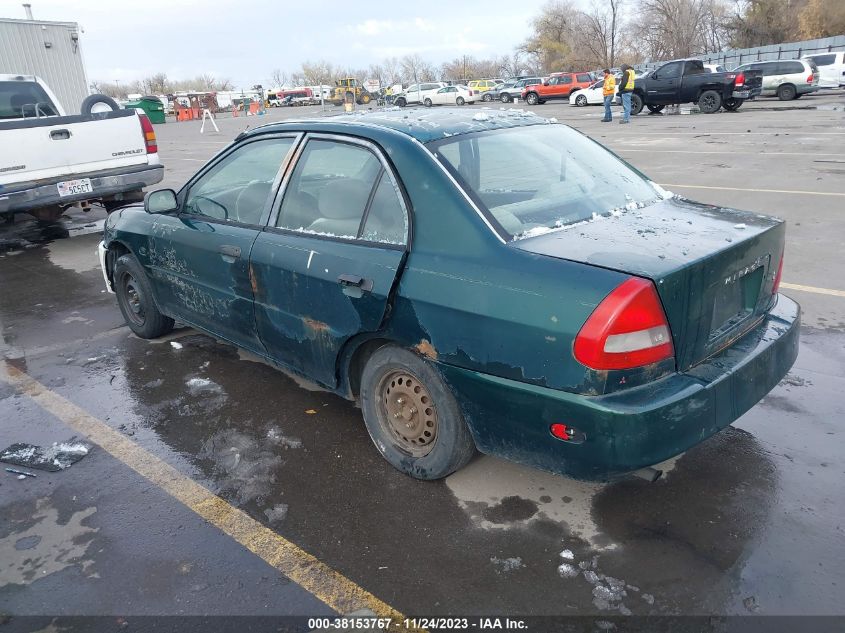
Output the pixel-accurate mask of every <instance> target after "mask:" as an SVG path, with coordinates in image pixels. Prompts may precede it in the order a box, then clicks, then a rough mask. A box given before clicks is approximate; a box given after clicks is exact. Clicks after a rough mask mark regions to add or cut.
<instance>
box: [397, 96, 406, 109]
mask: <svg viewBox="0 0 845 633" xmlns="http://www.w3.org/2000/svg"><path fill="white" fill-rule="evenodd" d="M396 105H398V106H399V107H400V108H404V107H405V106H406V105H408V102H407V101H405V100H404V99H403V98H402V97H399V98H398V99H397V100H396Z"/></svg>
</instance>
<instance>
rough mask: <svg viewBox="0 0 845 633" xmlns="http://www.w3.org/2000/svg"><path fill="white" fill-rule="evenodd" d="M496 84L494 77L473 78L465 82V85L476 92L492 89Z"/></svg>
mask: <svg viewBox="0 0 845 633" xmlns="http://www.w3.org/2000/svg"><path fill="white" fill-rule="evenodd" d="M498 85H499V84H498V83H496V81H495V80H494V79H474V80H473V81H470V82H468V83H467V87H468V88H469V89H470V90H472V91H473V92H475V93H476V94H477V93H480V92H486V91H488V90H493V89H494V88H495V87H496V86H498Z"/></svg>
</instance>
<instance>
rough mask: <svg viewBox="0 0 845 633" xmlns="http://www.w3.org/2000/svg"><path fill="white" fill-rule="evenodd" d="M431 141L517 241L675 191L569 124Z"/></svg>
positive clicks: (635, 206) (471, 193) (528, 127)
mask: <svg viewBox="0 0 845 633" xmlns="http://www.w3.org/2000/svg"><path fill="white" fill-rule="evenodd" d="M429 147H431V148H432V149H433V150H434V151H435V153H436V156H437V157H438V159H440V160H441V161H442V162H443V163H444V164H445V165H446V166H447V167H449V168H450V171H451V172H452V174H453V175H454V176H455V178H456V179H457V180H458V182H459V183H460V184H461V185H462V186H463V187H464V189H465V191H466V192H467V193H468V194H469V195H470V196H471V197H472V198H473V199H474V200H475V202H476V203H477V204H478V205H479V207H480V208H482V210H484V211H486V212H487V213H488V214H489V215H490V216H492V218H494V219H495V220H496V221H497V222H498V223H499V225H500V226H501V227H502V228H503V229H504V230H505V232H506V233H508V235H509V236H510V237H511V239H521V238H525V237H533V236H535V235H541V234H543V233H547V232H549V231H552V230H554V229H558V228H563V227H566V226H569V225H573V224H576V223H578V222H583V221H585V220H592V219H596V218H599V217H601V216H609V215H611V214H614V215H617V214H619V213H622V212H624V211H626V210H627V211H632V210H634V209H636V208H638V207H642V206H645V205H647V204H650V203H652V202H654V201H656V200H658V199H660V198H661V197H664V196H665V195H667V194H666V192H663V191H662V190H661V189H659V188H658V187H657V186H655V185H653V184H652V183H651V182H650V181H648V180H647V179H646V178H645V177H643V176H642V175H641V174H639V173H638V172H636V171H635V170H634V169H632V168H631V167H629V166H628V165H627V164H625V163H624V162H623V161H622V160H620V159H619V158H617V157H616V156H614V155H613V154H611V153H610V152H609V151H607V150H606V149H605V148H604V147H602V146H601V145H599V144H598V143H596V142H594V141H592V140H590V139H589V138H587V137H586V136H584V135H582V134H580V133H579V132H576V131H574V130H572V129H570V128H568V127H566V126H564V125H532V126H525V127H518V128H510V129H504V130H492V131H485V132H479V133H477V134H467V135H461V136H459V137H454V138H449V139H444V140H443V141H438V142H437V143H434V144H431V145H429Z"/></svg>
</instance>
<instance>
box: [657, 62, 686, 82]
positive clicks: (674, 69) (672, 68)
mask: <svg viewBox="0 0 845 633" xmlns="http://www.w3.org/2000/svg"><path fill="white" fill-rule="evenodd" d="M682 63H683V62H673V63H671V64H666V65H665V66H663V68H661V69H660V70H659V71H658V73H657V74H658V76H659V77H660V79H674V78H675V77H677V76H679V75H680V74H681V64H682Z"/></svg>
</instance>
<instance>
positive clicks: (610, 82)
mask: <svg viewBox="0 0 845 633" xmlns="http://www.w3.org/2000/svg"><path fill="white" fill-rule="evenodd" d="M615 93H616V77H614V76H613V73H612V72H610V70H609V69H607V68H605V69H604V83H603V84H602V87H601V95H602V97H604V118H603V119H602V120H601V122H602V123H610V122H611V121H612V120H613V113H612V112H611V111H610V105H611V104H612V103H613V95H614V94H615Z"/></svg>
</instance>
